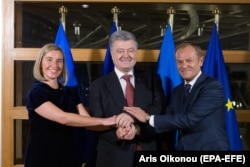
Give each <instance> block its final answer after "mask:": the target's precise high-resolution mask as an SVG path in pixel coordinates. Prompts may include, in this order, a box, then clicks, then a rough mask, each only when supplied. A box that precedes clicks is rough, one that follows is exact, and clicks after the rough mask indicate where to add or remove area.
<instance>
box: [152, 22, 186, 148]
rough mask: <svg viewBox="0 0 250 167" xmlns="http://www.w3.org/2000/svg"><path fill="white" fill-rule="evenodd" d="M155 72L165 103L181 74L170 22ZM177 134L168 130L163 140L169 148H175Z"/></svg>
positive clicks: (168, 99)
mask: <svg viewBox="0 0 250 167" xmlns="http://www.w3.org/2000/svg"><path fill="white" fill-rule="evenodd" d="M157 73H158V74H159V75H160V77H161V80H162V87H163V91H164V94H165V96H166V98H167V103H169V101H170V98H171V94H172V92H173V89H174V88H175V87H176V86H177V85H179V84H180V83H181V82H182V79H181V76H180V74H179V72H178V70H177V64H176V59H175V45H174V39H173V36H172V32H171V27H170V24H168V25H167V30H166V33H165V35H164V38H163V41H162V45H161V50H160V54H159V57H158V67H157ZM178 136H179V134H178V131H172V132H168V134H167V135H166V139H165V140H166V141H167V144H168V147H169V149H171V150H172V149H173V150H174V149H175V146H176V145H177V142H178Z"/></svg>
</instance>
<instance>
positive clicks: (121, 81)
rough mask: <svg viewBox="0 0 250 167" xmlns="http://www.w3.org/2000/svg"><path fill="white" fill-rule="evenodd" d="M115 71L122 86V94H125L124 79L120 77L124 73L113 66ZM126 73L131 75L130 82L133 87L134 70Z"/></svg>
mask: <svg viewBox="0 0 250 167" xmlns="http://www.w3.org/2000/svg"><path fill="white" fill-rule="evenodd" d="M115 73H116V75H117V77H118V78H119V81H120V84H121V86H122V91H123V94H124V96H125V88H126V81H125V80H124V79H123V78H122V76H123V75H125V74H124V73H122V72H121V71H119V70H118V69H117V68H116V67H115ZM127 74H128V75H131V77H130V82H131V84H132V85H133V86H134V87H135V77H134V71H133V70H130V71H129V72H128V73H127Z"/></svg>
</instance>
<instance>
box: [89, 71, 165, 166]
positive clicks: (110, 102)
mask: <svg viewBox="0 0 250 167" xmlns="http://www.w3.org/2000/svg"><path fill="white" fill-rule="evenodd" d="M134 75H135V95H134V96H135V97H134V106H136V107H141V108H142V109H143V110H144V111H146V112H147V113H149V114H162V113H163V111H164V110H165V105H166V102H165V97H164V93H163V89H162V83H161V79H160V77H159V76H158V75H157V74H154V73H138V72H136V71H135V73H134ZM89 101H90V113H91V115H92V116H94V117H110V116H113V115H118V114H120V113H122V112H124V111H123V107H124V106H126V105H127V104H126V99H125V97H124V94H123V92H122V88H121V85H120V82H119V80H118V77H117V75H116V73H115V72H114V71H113V72H111V73H110V74H108V75H106V76H103V77H100V78H98V79H97V80H95V81H94V82H93V83H92V84H91V87H90V99H89ZM137 123H138V124H139V125H140V128H141V131H140V135H139V136H136V137H135V139H134V140H132V141H125V140H118V139H117V137H116V133H115V131H116V129H115V128H113V129H112V130H108V131H104V132H98V137H99V141H98V147H97V151H98V155H97V166H99V165H100V166H109V167H112V166H117V165H118V164H119V165H118V166H119V167H121V166H126V167H129V166H132V164H131V163H132V162H133V156H134V151H135V143H139V144H140V145H141V147H142V150H156V149H157V138H156V133H155V130H154V128H152V127H151V126H149V125H148V124H144V123H139V122H137ZM99 155H100V156H99ZM98 164H99V165H98Z"/></svg>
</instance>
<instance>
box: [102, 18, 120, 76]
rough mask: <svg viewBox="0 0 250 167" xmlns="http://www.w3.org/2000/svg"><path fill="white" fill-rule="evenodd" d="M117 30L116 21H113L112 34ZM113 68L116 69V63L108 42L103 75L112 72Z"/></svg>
mask: <svg viewBox="0 0 250 167" xmlns="http://www.w3.org/2000/svg"><path fill="white" fill-rule="evenodd" d="M115 31H117V27H116V23H115V22H114V21H113V23H112V29H111V33H110V35H111V34H113V32H115ZM113 69H114V63H113V61H112V57H111V53H110V46H109V44H108V47H107V51H106V55H105V58H104V62H103V69H102V75H106V74H108V73H110V72H111V71H113Z"/></svg>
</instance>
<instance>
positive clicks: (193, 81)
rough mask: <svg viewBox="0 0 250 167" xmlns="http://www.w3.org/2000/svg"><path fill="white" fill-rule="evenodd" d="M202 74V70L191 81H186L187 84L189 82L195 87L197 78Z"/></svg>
mask: <svg viewBox="0 0 250 167" xmlns="http://www.w3.org/2000/svg"><path fill="white" fill-rule="evenodd" d="M200 75H201V71H200V72H199V73H198V75H196V77H195V78H194V79H193V80H192V81H190V82H187V81H185V84H187V83H188V84H190V85H191V87H193V85H194V84H195V82H196V80H197V79H198V78H199V76H200Z"/></svg>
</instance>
